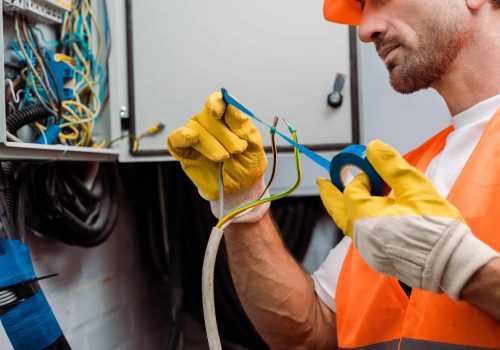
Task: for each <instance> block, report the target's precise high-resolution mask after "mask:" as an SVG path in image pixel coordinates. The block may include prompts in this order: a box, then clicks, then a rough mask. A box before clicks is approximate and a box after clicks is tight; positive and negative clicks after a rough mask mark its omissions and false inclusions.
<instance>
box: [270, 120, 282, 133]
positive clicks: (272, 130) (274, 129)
mask: <svg viewBox="0 0 500 350" xmlns="http://www.w3.org/2000/svg"><path fill="white" fill-rule="evenodd" d="M279 121H280V118H279V117H278V116H275V117H274V119H273V127H272V128H270V129H269V132H270V133H271V135H274V134H275V133H276V127H277V126H278V122H279Z"/></svg>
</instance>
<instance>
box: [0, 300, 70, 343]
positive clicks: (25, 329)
mask: <svg viewBox="0 0 500 350" xmlns="http://www.w3.org/2000/svg"><path fill="white" fill-rule="evenodd" d="M0 320H1V321H2V324H3V326H4V328H5V332H6V333H7V336H8V337H9V340H10V342H11V344H12V346H13V347H14V349H15V350H41V349H44V348H46V347H48V346H50V345H51V344H53V343H54V342H55V341H56V340H57V339H58V338H59V337H61V335H62V331H61V328H60V327H59V324H58V323H57V320H56V318H55V316H54V314H53V313H52V309H51V308H50V305H49V303H48V302H47V299H46V298H45V295H44V294H43V292H42V291H41V290H39V291H38V292H37V293H36V294H35V295H34V296H32V297H31V298H29V299H26V300H25V301H23V302H21V303H20V304H19V305H17V306H16V307H14V308H13V309H12V310H10V311H9V312H7V313H6V314H4V315H2V316H1V317H0Z"/></svg>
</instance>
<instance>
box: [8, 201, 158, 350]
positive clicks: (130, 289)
mask: <svg viewBox="0 0 500 350" xmlns="http://www.w3.org/2000/svg"><path fill="white" fill-rule="evenodd" d="M135 222H136V218H135V215H134V212H133V210H132V208H131V203H130V201H128V200H125V201H123V203H122V210H121V213H120V217H119V219H118V223H117V226H116V228H115V230H114V232H113V234H112V235H111V237H110V238H109V239H108V241H106V242H105V243H104V244H102V245H100V246H98V247H96V248H92V249H84V248H77V247H72V246H67V245H64V244H62V243H58V242H55V241H52V240H48V239H45V238H39V237H33V236H32V237H29V239H28V244H29V246H30V250H31V253H32V257H33V262H34V265H35V269H36V271H37V274H38V276H43V275H46V274H52V273H59V276H57V277H54V278H52V279H50V280H46V281H42V282H41V285H42V287H43V290H44V292H45V294H46V296H47V299H48V301H49V303H50V305H51V306H52V309H53V311H54V314H55V315H56V317H57V319H58V321H59V324H60V325H61V327H62V329H63V331H64V334H65V335H66V337H67V339H68V341H69V343H70V344H71V346H72V348H73V349H75V350H87V349H89V350H90V349H92V350H105V349H123V350H128V349H130V350H132V349H161V348H162V346H161V343H162V342H163V339H162V337H163V335H164V334H166V332H165V324H166V322H165V320H166V311H165V310H164V309H163V308H162V305H165V302H164V300H165V298H166V296H165V288H164V287H162V286H161V284H160V283H159V282H158V279H156V277H155V276H154V275H153V274H152V273H151V272H150V271H151V268H150V267H149V266H148V264H147V260H146V259H145V258H144V257H143V256H142V254H141V251H140V248H139V246H138V233H137V232H136V225H135ZM0 329H1V334H0V349H12V346H11V345H10V342H9V341H8V339H7V337H6V335H5V333H4V332H3V328H2V327H0Z"/></svg>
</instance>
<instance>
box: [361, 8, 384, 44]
mask: <svg viewBox="0 0 500 350" xmlns="http://www.w3.org/2000/svg"><path fill="white" fill-rule="evenodd" d="M386 31H387V21H386V20H385V19H383V18H382V17H381V16H379V15H378V13H377V11H376V10H374V9H373V8H371V7H370V6H365V8H364V9H363V16H362V17H361V22H360V24H359V29H358V36H359V39H360V40H361V41H363V42H365V43H369V42H373V41H375V40H376V39H377V38H378V37H379V36H380V35H383V34H384V33H385V32H386Z"/></svg>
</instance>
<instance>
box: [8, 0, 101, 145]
mask: <svg viewBox="0 0 500 350" xmlns="http://www.w3.org/2000/svg"><path fill="white" fill-rule="evenodd" d="M101 4H102V5H101V6H102V10H103V11H102V17H103V18H97V16H96V14H95V13H94V11H93V9H92V8H91V6H90V3H89V1H88V0H76V1H75V2H74V4H73V8H72V10H71V11H70V12H68V13H66V14H65V15H64V20H63V24H62V26H61V30H60V40H59V41H48V40H46V39H45V37H44V35H43V32H42V31H41V30H40V29H39V28H36V27H34V26H32V24H31V23H29V22H28V20H27V19H26V18H25V17H23V16H22V15H20V14H16V16H15V19H14V21H15V26H14V27H15V34H16V39H15V41H14V42H13V43H12V45H11V49H12V51H13V52H14V54H16V56H17V57H18V59H19V63H20V65H21V66H24V68H21V70H20V72H19V78H17V79H15V80H14V81H12V80H9V79H7V80H6V84H8V85H9V89H7V93H6V97H7V99H6V100H7V106H8V114H9V115H10V114H13V113H15V112H17V111H20V110H23V109H24V108H26V107H27V106H31V105H35V104H37V105H41V106H43V107H44V108H45V109H46V110H47V111H48V113H49V117H48V118H46V120H40V121H37V122H35V123H34V124H31V126H32V128H33V129H34V131H35V132H36V134H38V135H40V136H43V139H45V140H47V138H46V137H45V133H46V132H47V130H48V129H49V128H50V127H51V126H53V125H55V126H58V127H59V128H60V129H61V132H58V135H57V142H59V143H62V144H67V145H73V146H92V147H104V146H105V145H106V144H107V142H106V141H105V140H102V139H101V140H100V141H99V142H96V140H95V138H96V137H95V136H96V135H95V133H94V129H95V125H96V122H97V121H98V118H99V116H100V114H101V111H102V109H103V107H104V105H105V104H106V103H107V100H108V73H107V70H108V59H109V54H110V36H109V28H108V14H107V8H106V3H105V1H104V0H101ZM94 29H95V32H96V35H94V33H93V30H94ZM42 43H43V45H42ZM47 50H49V51H51V52H52V51H53V50H56V51H57V52H58V55H59V56H58V59H57V60H58V61H60V60H62V61H64V62H66V63H68V64H70V65H71V66H73V67H74V69H75V77H74V80H72V81H70V82H68V84H69V85H68V86H64V87H65V88H71V89H72V90H73V98H72V99H66V100H64V99H63V97H62V94H61V89H62V86H60V82H57V81H56V77H55V75H54V72H53V70H52V69H51V65H50V64H49V62H48V61H47V56H46V53H47ZM16 89H17V91H16ZM21 93H22V94H23V97H22V98H21V97H20V95H21ZM8 118H9V117H8ZM57 130H58V131H59V129H57ZM8 136H9V138H10V139H11V140H14V141H21V140H19V139H18V138H17V136H16V135H15V134H12V133H11V134H10V135H8Z"/></svg>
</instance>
